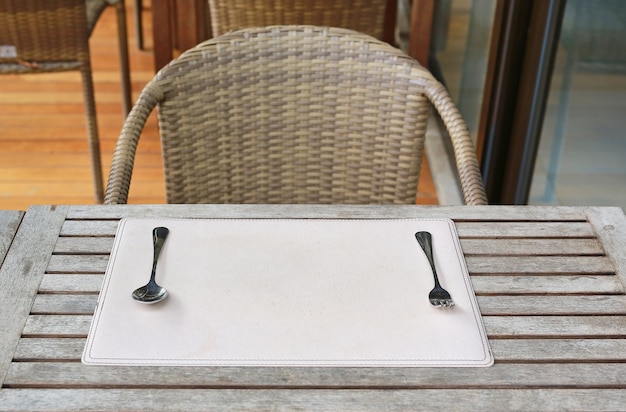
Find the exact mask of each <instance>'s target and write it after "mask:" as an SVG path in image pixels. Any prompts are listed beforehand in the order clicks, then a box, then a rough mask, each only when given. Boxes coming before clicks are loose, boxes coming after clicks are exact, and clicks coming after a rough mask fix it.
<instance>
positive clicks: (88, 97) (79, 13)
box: [0, 0, 131, 202]
mask: <svg viewBox="0 0 626 412" xmlns="http://www.w3.org/2000/svg"><path fill="white" fill-rule="evenodd" d="M110 5H111V6H115V7H116V10H117V22H118V42H119V49H120V66H121V75H122V82H121V83H122V106H123V112H124V115H126V114H128V112H129V111H130V108H131V98H130V92H131V90H130V73H129V64H128V46H127V39H126V35H127V34H126V11H125V8H124V0H2V1H0V45H2V49H1V52H0V74H9V73H10V74H22V73H42V72H56V71H66V70H77V71H80V73H81V75H82V79H83V93H84V98H85V112H86V116H87V133H88V140H89V150H90V153H91V162H92V169H93V179H94V185H95V197H96V200H97V201H98V202H102V200H103V182H102V167H101V163H100V142H99V138H98V126H97V121H96V105H95V99H94V90H93V81H92V77H91V63H90V58H89V36H90V34H91V32H92V30H93V28H94V27H95V25H96V22H97V20H98V18H99V17H100V15H101V13H102V11H103V10H104V9H105V8H106V7H107V6H110Z"/></svg>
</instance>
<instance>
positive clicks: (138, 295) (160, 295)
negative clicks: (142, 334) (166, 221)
mask: <svg viewBox="0 0 626 412" xmlns="http://www.w3.org/2000/svg"><path fill="white" fill-rule="evenodd" d="M169 232H170V231H169V230H168V229H167V228H166V227H155V228H154V229H153V230H152V243H153V246H154V257H153V259H152V273H151V274H150V280H149V281H148V283H147V284H146V285H144V286H141V287H139V288H137V289H135V290H134V291H133V293H132V296H133V299H135V300H136V301H138V302H141V303H148V304H151V303H157V302H160V301H162V300H163V299H165V298H166V297H167V289H165V288H164V287H162V286H159V285H158V284H157V283H156V281H155V279H154V278H155V276H156V265H157V261H158V259H159V255H160V254H161V248H162V247H163V243H165V238H167V235H168V233H169Z"/></svg>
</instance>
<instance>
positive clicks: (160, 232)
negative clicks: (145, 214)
mask: <svg viewBox="0 0 626 412" xmlns="http://www.w3.org/2000/svg"><path fill="white" fill-rule="evenodd" d="M168 233H170V231H169V229H168V228H166V227H155V228H154V229H153V230H152V243H153V244H154V257H153V258H152V274H151V275H150V280H151V281H153V280H154V276H155V275H156V265H157V260H158V259H159V255H160V254H161V248H162V247H163V243H165V238H167V235H168Z"/></svg>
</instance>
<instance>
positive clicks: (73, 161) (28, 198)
mask: <svg viewBox="0 0 626 412" xmlns="http://www.w3.org/2000/svg"><path fill="white" fill-rule="evenodd" d="M131 3H132V2H127V5H128V6H127V7H128V10H127V18H128V30H129V49H130V65H131V80H132V84H133V98H136V97H137V96H138V94H139V92H140V91H141V89H142V88H143V86H144V85H145V84H146V83H147V82H148V81H149V80H150V79H151V78H152V77H153V75H154V70H153V61H152V52H151V49H152V39H151V36H150V33H151V32H152V27H151V16H150V11H149V10H144V14H143V20H144V33H145V34H146V36H145V42H146V50H145V51H140V50H138V49H137V45H136V42H135V31H134V30H135V27H134V24H133V23H132V15H133V14H132V12H133V11H132V5H131ZM116 30H117V26H116V23H115V13H114V10H113V8H109V9H108V10H106V11H105V13H104V15H103V16H102V17H101V18H100V21H99V22H98V25H97V26H96V28H95V30H94V33H93V35H92V37H91V40H90V47H91V54H92V69H93V77H94V82H95V93H96V105H97V113H98V126H99V131H100V144H101V151H102V165H103V173H104V179H105V182H106V179H107V176H108V170H109V167H110V164H111V158H112V156H113V148H114V146H115V142H116V140H117V137H118V135H119V132H120V130H121V128H122V124H123V119H122V109H121V90H120V82H119V64H118V58H117V42H116ZM160 156H161V155H160V143H159V137H158V129H157V124H156V116H155V115H154V114H153V115H152V117H151V118H150V119H149V121H148V123H147V125H146V128H145V130H144V134H143V135H142V138H141V140H140V142H139V148H138V151H137V158H136V163H135V171H134V173H133V181H132V184H131V189H130V194H129V201H128V202H129V203H136V204H144V203H165V188H164V185H163V169H162V164H161V157H160ZM418 192H419V193H418V203H420V204H436V203H437V195H436V192H435V188H434V185H433V182H432V178H431V175H430V171H429V169H428V166H427V165H425V166H424V168H423V170H422V175H421V179H420V186H419V189H418ZM94 202H95V201H94V195H93V184H92V178H91V172H90V164H89V155H88V148H87V139H86V128H85V115H84V106H83V97H82V88H81V78H80V74H79V73H78V72H65V73H54V74H37V75H21V76H18V75H4V76H0V209H19V210H25V209H27V208H28V206H29V205H34V204H93V203H94Z"/></svg>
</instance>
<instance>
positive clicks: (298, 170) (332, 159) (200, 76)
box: [105, 26, 484, 204]
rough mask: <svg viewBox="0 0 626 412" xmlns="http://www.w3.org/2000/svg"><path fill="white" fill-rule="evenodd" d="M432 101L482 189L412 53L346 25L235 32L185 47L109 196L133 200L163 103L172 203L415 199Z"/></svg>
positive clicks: (144, 110)
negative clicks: (145, 145)
mask: <svg viewBox="0 0 626 412" xmlns="http://www.w3.org/2000/svg"><path fill="white" fill-rule="evenodd" d="M429 99H430V100H432V101H433V103H435V106H436V107H437V109H438V110H439V112H440V113H442V115H443V117H444V121H445V122H446V123H447V124H448V125H450V126H452V128H453V129H454V133H457V134H458V133H461V134H460V135H459V136H457V140H459V139H460V140H461V141H462V146H464V149H462V150H464V151H467V152H469V153H470V154H471V156H467V154H465V155H464V156H467V157H469V158H470V160H473V163H471V162H470V163H471V164H470V166H469V168H468V170H469V169H471V170H470V172H468V171H467V170H466V171H464V172H462V173H460V174H461V176H462V178H463V177H464V178H465V179H468V176H471V178H472V179H474V183H475V184H476V185H478V186H480V187H479V188H478V191H479V192H480V191H481V190H483V189H482V183H481V182H480V173H479V172H478V167H477V163H476V159H475V153H474V152H473V151H472V150H473V146H472V144H471V140H469V135H468V134H467V128H466V127H465V125H464V123H463V121H462V119H461V118H460V115H459V114H458V111H457V110H456V108H455V107H454V106H453V105H452V104H451V101H450V99H449V96H447V94H446V93H445V89H443V86H441V84H440V83H438V82H437V81H436V80H435V79H434V78H433V77H432V76H431V75H430V73H429V72H428V71H427V70H425V69H424V68H423V67H421V66H420V65H419V63H417V62H416V61H415V60H413V59H411V58H410V57H408V56H406V55H405V54H403V53H402V52H400V51H399V50H397V49H395V48H393V47H391V46H389V45H388V44H386V43H384V42H381V41H378V40H376V39H374V38H372V37H370V36H367V35H364V34H360V33H357V32H354V31H351V30H345V29H336V28H320V27H313V26H274V27H269V28H257V29H245V30H241V31H237V32H233V33H229V34H226V35H223V36H220V37H218V38H215V39H212V40H209V41H207V42H204V43H202V44H200V45H198V46H197V47H196V48H194V49H191V50H188V51H187V52H185V53H183V54H182V55H181V56H180V57H179V58H178V59H176V60H174V61H173V62H171V63H170V64H169V65H168V66H166V67H165V68H163V69H162V70H161V71H160V72H159V73H158V74H157V76H156V77H155V78H154V79H153V80H152V81H151V82H150V83H149V84H148V85H147V86H146V88H145V89H144V90H143V92H142V94H141V96H140V98H139V100H138V102H137V104H136V105H135V107H134V108H133V110H132V111H131V114H130V116H129V117H128V119H127V122H126V124H125V127H124V130H123V131H122V135H121V136H120V140H119V141H118V146H117V148H116V153H115V156H114V159H113V166H112V169H111V174H110V180H109V187H107V198H106V199H105V203H109V204H111V203H125V202H126V196H127V194H128V184H129V182H130V175H131V172H132V160H131V161H130V166H129V164H128V163H129V161H128V159H129V157H130V158H132V157H133V156H134V151H135V149H136V140H137V139H138V138H139V134H140V131H141V128H143V125H144V123H145V120H146V118H147V116H148V115H149V113H150V112H151V111H152V109H153V107H154V106H155V105H158V117H159V128H160V133H161V143H162V150H163V157H164V168H165V178H166V194H167V201H168V203H329V204H334V203H346V204H374V203H388V204H393V203H398V204H414V203H415V199H416V192H417V183H418V178H419V171H420V166H421V163H420V162H421V158H422V153H423V146H424V137H425V130H426V122H427V118H428V114H429V110H430V107H431V106H430V104H429ZM453 140H454V136H453ZM457 146H459V145H457ZM455 147H456V146H455ZM129 154H130V156H129ZM472 156H473V158H472ZM458 159H459V156H458V155H457V160H458ZM476 176H478V179H476ZM476 180H477V181H478V183H476V182H475V181H476ZM482 193H483V196H484V192H482ZM468 198H471V196H469V197H468V196H466V199H468ZM477 199H478V203H480V202H481V199H484V198H480V196H479V197H478V198H477Z"/></svg>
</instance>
